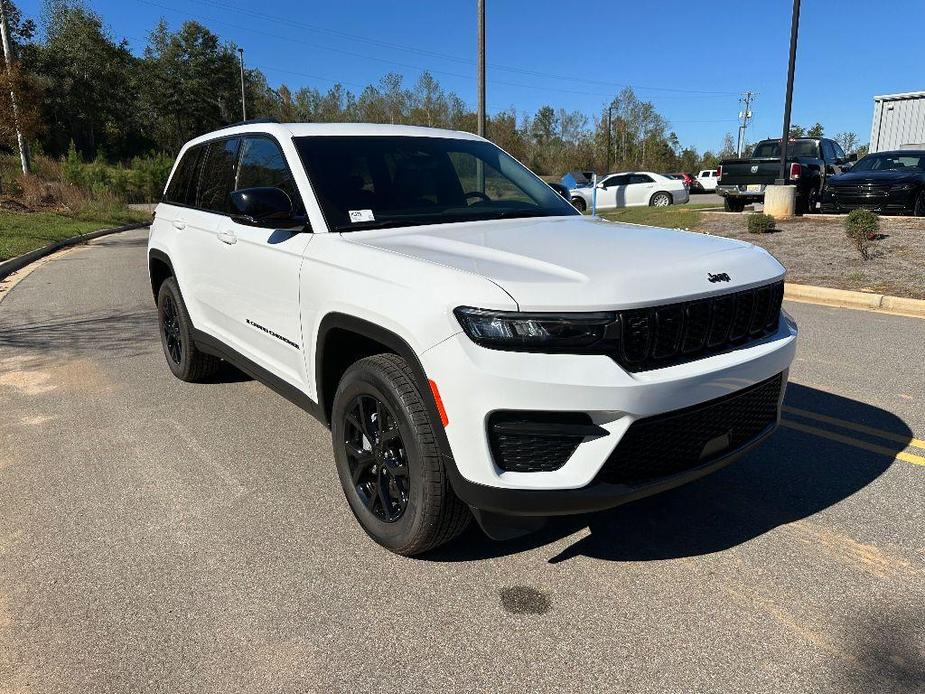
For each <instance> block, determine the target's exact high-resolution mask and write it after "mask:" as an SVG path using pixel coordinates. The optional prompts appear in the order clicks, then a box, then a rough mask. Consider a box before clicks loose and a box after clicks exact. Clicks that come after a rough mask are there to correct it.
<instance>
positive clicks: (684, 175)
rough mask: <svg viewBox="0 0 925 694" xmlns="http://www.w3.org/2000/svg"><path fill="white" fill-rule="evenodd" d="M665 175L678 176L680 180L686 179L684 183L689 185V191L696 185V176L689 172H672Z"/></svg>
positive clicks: (669, 176)
mask: <svg viewBox="0 0 925 694" xmlns="http://www.w3.org/2000/svg"><path fill="white" fill-rule="evenodd" d="M665 175H666V176H668V178H677V179H678V180H680V181H684V185H686V186H687V190H688V191H690V190H691V189H692V188H693V186H694V177H693V176H691V175H690V174H689V173H684V172H681V173H671V174H665Z"/></svg>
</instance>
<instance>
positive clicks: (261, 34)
mask: <svg viewBox="0 0 925 694" xmlns="http://www.w3.org/2000/svg"><path fill="white" fill-rule="evenodd" d="M486 3H487V46H488V47H487V60H488V70H487V74H488V81H487V85H488V87H487V89H488V99H487V100H488V107H489V111H490V112H494V111H498V110H502V109H506V108H509V107H514V108H515V109H516V110H517V111H518V112H520V113H523V112H534V111H535V110H536V109H537V108H538V107H539V106H541V105H543V104H550V105H552V106H554V107H557V108H558V107H563V108H566V109H569V110H581V111H583V112H585V113H586V114H589V115H590V114H592V113H599V112H600V110H601V108H602V106H603V104H605V103H606V102H607V101H609V96H608V95H609V94H612V93H615V92H616V91H618V90H619V89H620V88H621V87H622V86H623V85H626V84H629V85H632V86H633V87H634V88H636V90H637V94H638V95H639V96H640V97H642V98H646V99H649V100H651V101H653V102H654V103H655V104H656V106H657V108H658V109H659V111H660V112H661V113H662V114H663V115H664V116H666V117H667V118H668V119H669V120H670V121H671V124H672V128H673V129H674V130H675V132H677V134H678V136H679V138H680V139H681V142H682V143H683V144H684V145H693V146H695V147H697V149H698V150H704V149H717V148H718V147H720V145H721V143H722V139H723V135H724V134H725V133H726V132H731V133H733V134H734V133H735V131H736V128H737V123H736V116H737V114H738V112H739V110H740V107H739V104H738V96H739V94H740V93H741V92H743V91H745V90H747V89H750V90H752V91H754V92H758V94H759V96H758V98H757V101H756V102H755V104H754V106H753V108H752V112H753V114H754V119H753V121H752V126H751V128H750V134H749V138H748V139H749V140H750V141H754V140H758V139H761V138H763V137H768V136H778V135H779V132H780V129H781V119H782V112H783V101H784V91H785V86H786V70H787V49H788V40H789V31H790V13H791V7H792V5H791V2H789V0H773V1H769V0H764V1H762V2H755V1H754V0H753V1H752V2H749V1H748V0H738V1H736V2H732V1H727V0H708V1H706V2H700V1H699V0H685V1H683V2H681V1H677V0H662V1H661V2H658V3H653V2H620V1H619V0H589V1H587V2H584V3H574V2H573V3H569V2H562V1H561V0H559V1H557V2H552V1H548V0H531V1H530V2H524V1H520V2H514V1H513V0H486ZM87 4H88V5H89V6H90V7H92V8H93V9H94V10H96V11H97V12H98V13H99V14H100V15H102V17H103V18H104V20H105V21H106V23H107V24H108V26H109V28H110V30H111V31H112V33H113V34H114V35H115V36H116V37H119V38H121V37H124V38H127V39H128V40H129V42H130V44H131V46H132V48H133V50H135V51H136V52H139V53H140V52H141V49H142V48H143V47H144V43H145V38H146V36H147V34H148V32H149V31H150V29H151V28H152V27H153V26H154V24H155V22H156V21H157V20H158V19H159V18H160V17H164V18H165V19H166V20H167V21H168V23H169V24H170V25H171V26H172V27H176V26H178V25H179V24H180V23H181V22H182V21H183V20H185V19H197V20H199V21H201V22H202V23H204V24H206V25H207V26H209V27H210V28H211V29H212V30H213V31H215V32H216V33H218V34H219V35H220V36H222V37H223V38H226V39H229V40H232V41H234V42H235V43H237V44H238V45H240V46H243V47H244V48H245V51H246V54H245V58H246V61H247V63H248V64H249V65H252V66H257V67H259V68H260V69H262V70H263V71H264V72H265V73H266V75H267V77H268V79H269V80H270V83H271V85H273V86H274V87H275V86H278V85H279V84H280V83H282V82H285V83H286V84H288V85H289V86H290V87H292V88H298V87H299V86H302V85H310V86H314V87H318V88H321V89H325V88H327V87H329V86H331V85H332V84H333V83H334V81H341V82H343V83H344V84H345V85H346V86H348V87H349V88H351V89H352V90H354V91H359V89H360V88H361V87H362V86H363V85H365V84H367V83H369V82H377V81H378V80H379V78H380V77H381V76H382V75H383V74H385V73H386V72H389V71H395V72H399V73H402V74H403V75H404V76H405V80H406V84H408V85H410V84H412V83H413V82H414V80H415V79H416V78H417V77H418V76H419V75H420V73H421V71H422V70H424V69H429V70H430V71H431V72H432V73H433V75H434V76H435V77H436V78H437V79H438V80H439V81H440V83H441V84H442V85H443V86H444V87H445V88H447V89H450V90H453V91H455V92H456V93H458V94H459V95H460V96H461V97H462V98H463V99H464V100H466V102H467V103H469V104H473V105H474V103H475V63H474V57H475V48H476V45H475V41H476V16H475V6H476V2H475V0H436V1H434V0H431V1H430V2H409V1H407V0H405V1H402V0H398V1H395V0H393V1H391V2H389V1H387V0H386V1H383V0H356V1H349V0H342V1H341V2H305V1H304V0H302V1H298V0H266V1H265V2H262V3H254V2H253V1H247V0H87ZM19 5H20V7H21V8H22V10H23V11H24V12H25V13H26V14H27V15H28V16H32V17H36V18H37V17H38V16H39V15H40V13H41V0H19ZM923 25H925V3H923V2H920V1H918V0H908V1H906V0H881V1H880V2H871V1H869V0H868V1H866V2H865V1H861V0H804V1H803V11H802V18H801V26H800V43H799V49H798V56H797V72H796V82H795V87H794V102H793V121H794V122H796V123H800V124H804V125H811V124H812V123H813V122H815V121H817V120H818V121H821V122H822V123H823V125H824V126H825V128H826V133H827V134H830V135H834V134H835V133H836V132H839V131H842V130H853V131H855V132H856V133H857V134H858V137H859V138H860V140H861V142H867V141H868V139H869V134H870V119H871V115H872V111H873V100H872V97H873V96H874V95H875V94H888V93H894V92H905V91H918V90H925V74H923V73H925V70H923V68H925V52H923V51H922V50H921V46H922V40H921V27H922V26H923Z"/></svg>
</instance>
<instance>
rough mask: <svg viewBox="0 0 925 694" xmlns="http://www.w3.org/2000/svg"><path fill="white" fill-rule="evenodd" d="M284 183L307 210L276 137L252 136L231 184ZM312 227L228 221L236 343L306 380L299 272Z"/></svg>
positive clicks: (231, 323)
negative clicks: (264, 225) (266, 226)
mask: <svg viewBox="0 0 925 694" xmlns="http://www.w3.org/2000/svg"><path fill="white" fill-rule="evenodd" d="M256 187H275V188H280V189H282V190H284V191H285V192H286V193H287V194H288V195H289V197H290V199H291V200H292V203H293V210H294V212H295V213H296V214H304V207H303V204H302V199H301V196H300V195H299V192H298V189H297V188H296V184H295V181H294V180H293V177H292V174H291V172H290V170H289V167H288V165H287V164H286V159H285V157H284V155H283V152H282V150H281V149H280V146H279V144H278V143H277V142H276V140H275V139H273V138H271V137H269V136H266V135H247V136H245V137H244V138H243V141H242V143H241V150H240V155H239V157H238V165H237V169H236V172H235V176H234V181H233V184H232V188H233V189H234V190H240V189H243V188H256ZM311 239H312V235H311V234H310V233H305V232H303V231H301V230H292V229H268V228H264V227H257V226H249V225H246V224H239V223H237V222H235V221H234V219H233V218H232V217H231V216H230V215H229V216H225V217H224V218H223V220H222V223H221V227H220V229H219V230H218V241H219V243H220V245H222V246H224V248H223V249H222V250H223V251H224V253H223V254H221V255H222V262H223V265H224V267H223V268H222V275H223V277H224V282H223V290H224V293H225V302H224V310H223V313H224V317H225V319H226V321H227V326H228V329H229V331H230V332H231V336H232V340H233V342H232V346H233V347H234V348H235V349H237V350H238V351H239V352H241V353H242V354H243V355H244V356H245V357H247V358H248V359H251V360H252V361H255V362H257V363H258V364H259V365H261V366H263V367H264V368H266V369H268V370H269V371H271V372H273V373H274V374H275V375H277V376H279V377H280V378H283V379H284V380H286V381H288V382H289V383H291V384H294V385H299V386H304V384H305V382H306V375H305V367H304V363H305V362H304V359H303V357H302V349H303V345H302V344H301V334H302V330H301V314H300V309H299V273H300V271H301V268H302V259H303V254H304V252H305V248H306V247H307V246H308V244H309V242H310V241H311Z"/></svg>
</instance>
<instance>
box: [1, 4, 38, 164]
mask: <svg viewBox="0 0 925 694" xmlns="http://www.w3.org/2000/svg"><path fill="white" fill-rule="evenodd" d="M0 39H2V41H3V59H4V61H5V62H6V76H7V78H8V79H9V81H10V108H11V110H12V111H13V126H14V127H15V128H16V144H17V145H19V163H20V164H21V165H22V172H23V173H25V174H27V173H31V171H32V166H31V164H30V163H29V143H28V142H26V138H25V137H23V134H22V130H20V129H19V107H18V105H17V104H16V89H15V88H14V87H13V47H12V45H11V44H10V28H9V27H8V26H7V25H6V12H5V11H4V9H3V0H0Z"/></svg>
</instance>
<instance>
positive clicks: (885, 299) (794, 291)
mask: <svg viewBox="0 0 925 694" xmlns="http://www.w3.org/2000/svg"><path fill="white" fill-rule="evenodd" d="M784 298H785V299H788V300H790V301H802V302H805V303H809V304H822V305H824V306H837V307H839V308H853V309H858V310H861V311H878V312H880V313H894V314H897V315H901V316H912V317H914V318H925V300H922V299H907V298H905V297H901V296H890V295H888V294H870V293H868V292H852V291H848V290H846V289H829V288H828V287H814V286H812V285H808V284H791V283H790V282H787V283H786V284H785V285H784Z"/></svg>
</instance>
